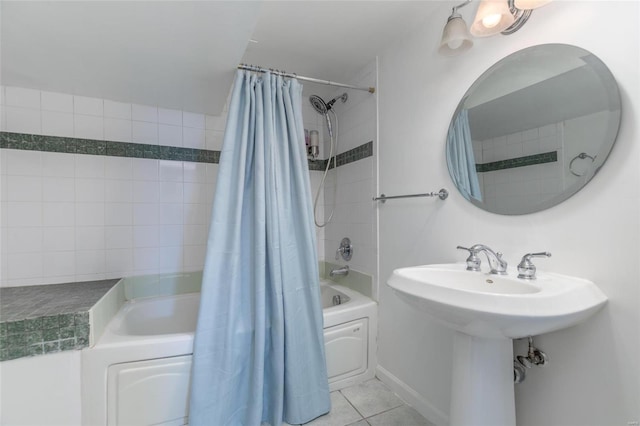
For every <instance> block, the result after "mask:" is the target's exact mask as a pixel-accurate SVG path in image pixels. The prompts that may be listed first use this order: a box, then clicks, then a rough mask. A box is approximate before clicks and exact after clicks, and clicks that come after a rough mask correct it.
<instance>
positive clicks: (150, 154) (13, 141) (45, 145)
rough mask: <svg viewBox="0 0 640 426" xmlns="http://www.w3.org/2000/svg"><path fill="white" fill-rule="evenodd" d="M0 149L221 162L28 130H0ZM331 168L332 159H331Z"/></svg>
mask: <svg viewBox="0 0 640 426" xmlns="http://www.w3.org/2000/svg"><path fill="white" fill-rule="evenodd" d="M0 148H6V149H22V150H27V151H45V152H60V153H66V154H90V155H107V156H111V157H131V158H149V159H154V160H172V161H188V162H194V163H213V164H218V163H219V162H220V151H212V150H208V149H195V148H182V147H177V146H160V145H146V144H141V143H129V142H115V141H104V140H94V139H78V138H66V137H60V136H43V135H32V134H27V133H12V132H0ZM372 155H373V142H367V143H365V144H363V145H360V146H359V147H357V148H354V149H351V150H349V151H346V152H343V153H342V154H339V155H338V158H337V163H338V166H343V165H345V164H349V163H352V162H354V161H358V160H361V159H363V158H366V157H371V156H372ZM326 167H327V160H309V170H314V171H322V170H324V169H325V168H326ZM331 168H333V162H331Z"/></svg>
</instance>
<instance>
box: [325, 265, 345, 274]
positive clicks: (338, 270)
mask: <svg viewBox="0 0 640 426" xmlns="http://www.w3.org/2000/svg"><path fill="white" fill-rule="evenodd" d="M336 275H343V276H344V275H349V265H344V266H343V267H342V268H338V269H332V270H331V272H329V276H330V277H334V276H336Z"/></svg>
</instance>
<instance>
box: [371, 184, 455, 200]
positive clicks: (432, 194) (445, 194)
mask: <svg viewBox="0 0 640 426" xmlns="http://www.w3.org/2000/svg"><path fill="white" fill-rule="evenodd" d="M448 196H449V191H447V190H446V189H444V188H442V189H441V190H440V191H438V192H427V193H426V194H410V195H392V196H387V195H384V194H380V196H379V197H373V201H382V202H383V203H384V202H386V201H387V200H393V199H395V198H417V197H438V198H440V199H441V200H446V199H447V197H448Z"/></svg>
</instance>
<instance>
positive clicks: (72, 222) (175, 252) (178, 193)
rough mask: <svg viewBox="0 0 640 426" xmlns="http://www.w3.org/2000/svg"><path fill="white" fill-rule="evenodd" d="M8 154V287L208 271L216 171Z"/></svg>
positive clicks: (110, 159)
mask: <svg viewBox="0 0 640 426" xmlns="http://www.w3.org/2000/svg"><path fill="white" fill-rule="evenodd" d="M2 157H3V158H5V157H6V161H7V165H10V167H2V177H1V179H2V181H3V182H6V189H4V190H3V191H2V204H3V205H5V206H6V216H7V217H6V223H3V228H2V232H1V234H2V239H3V241H2V242H3V250H2V251H3V258H2V261H3V265H2V266H3V267H2V269H3V275H2V285H3V286H15V285H30V284H40V283H56V282H64V281H69V280H85V279H100V278H106V277H118V276H125V275H136V274H149V273H158V272H178V271H182V270H198V269H201V268H202V266H203V264H202V262H203V261H204V254H205V250H206V245H205V244H206V237H207V235H208V222H209V217H210V213H211V203H210V201H211V200H212V193H213V190H214V184H215V177H216V173H217V165H210V164H194V163H182V162H177V161H159V160H146V159H131V158H117V157H102V156H90V155H79V154H60V153H48V152H32V151H19V150H3V151H2ZM60 164H62V165H64V166H65V167H57V165H60ZM183 170H186V173H184V172H183ZM187 180H188V181H187ZM193 181H195V182H193ZM185 188H187V189H186V190H185ZM187 191H188V194H189V197H190V202H189V203H183V199H182V197H183V193H185V192H187ZM5 269H6V272H5Z"/></svg>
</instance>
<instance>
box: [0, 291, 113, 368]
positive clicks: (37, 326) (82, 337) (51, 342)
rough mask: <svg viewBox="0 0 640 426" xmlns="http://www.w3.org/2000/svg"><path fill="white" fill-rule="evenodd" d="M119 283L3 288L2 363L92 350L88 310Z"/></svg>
mask: <svg viewBox="0 0 640 426" xmlns="http://www.w3.org/2000/svg"><path fill="white" fill-rule="evenodd" d="M118 281H119V280H117V279H113V280H105V281H95V282H82V283H67V284H59V285H55V286H47V285H43V286H29V287H10V288H0V303H1V305H0V307H1V309H0V361H6V360H10V359H16V358H21V357H25V356H33V355H40V354H46V353H54V352H60V351H65V350H71V349H81V348H84V347H87V346H89V334H90V330H89V310H90V309H91V307H92V306H93V305H94V304H95V303H96V302H97V301H98V300H99V299H100V298H102V297H103V296H104V294H105V293H106V292H107V291H109V289H111V288H112V287H113V286H114V285H115V284H116V283H117V282H118Z"/></svg>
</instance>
